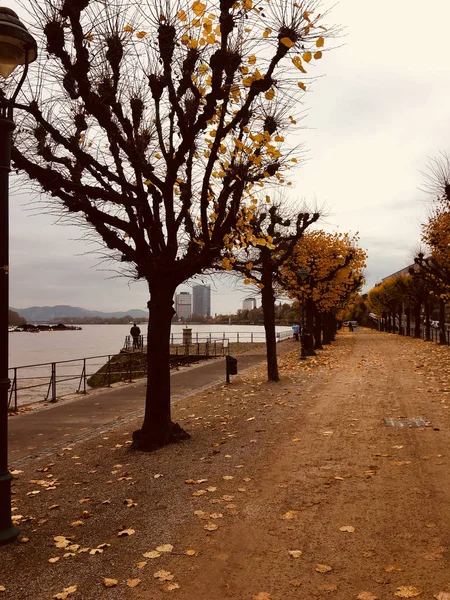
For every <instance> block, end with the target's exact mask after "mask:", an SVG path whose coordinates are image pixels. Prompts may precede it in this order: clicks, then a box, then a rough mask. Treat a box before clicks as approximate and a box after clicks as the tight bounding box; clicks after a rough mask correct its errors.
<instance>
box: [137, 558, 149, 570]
mask: <svg viewBox="0 0 450 600" xmlns="http://www.w3.org/2000/svg"><path fill="white" fill-rule="evenodd" d="M146 564H147V561H146V560H141V561H140V562H138V563H137V565H136V566H137V568H138V569H143V568H144V567H145V565H146Z"/></svg>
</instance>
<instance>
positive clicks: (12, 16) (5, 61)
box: [0, 6, 37, 79]
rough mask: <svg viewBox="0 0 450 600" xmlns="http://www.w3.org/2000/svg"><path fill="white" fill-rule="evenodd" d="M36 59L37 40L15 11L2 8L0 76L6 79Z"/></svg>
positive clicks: (0, 21) (0, 16) (0, 18)
mask: <svg viewBox="0 0 450 600" xmlns="http://www.w3.org/2000/svg"><path fill="white" fill-rule="evenodd" d="M36 58H37V45H36V40H35V39H34V38H33V36H32V35H31V34H30V33H28V31H27V28H26V27H25V25H24V24H23V23H21V21H20V20H19V17H18V16H17V14H16V13H15V12H14V11H13V10H11V9H10V8H5V7H3V6H1V7H0V75H1V76H2V77H3V78H4V79H6V78H7V77H9V75H11V73H12V72H13V71H14V69H15V68H16V67H18V66H19V65H24V64H25V63H27V64H29V63H31V62H33V61H34V60H36Z"/></svg>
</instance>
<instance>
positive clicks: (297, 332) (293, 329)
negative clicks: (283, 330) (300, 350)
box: [292, 323, 300, 342]
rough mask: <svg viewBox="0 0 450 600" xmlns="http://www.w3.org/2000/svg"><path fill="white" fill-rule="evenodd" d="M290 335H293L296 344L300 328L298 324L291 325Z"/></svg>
mask: <svg viewBox="0 0 450 600" xmlns="http://www.w3.org/2000/svg"><path fill="white" fill-rule="evenodd" d="M292 333H293V334H294V340H295V341H296V342H298V336H299V333H300V327H299V325H298V323H294V324H293V325H292Z"/></svg>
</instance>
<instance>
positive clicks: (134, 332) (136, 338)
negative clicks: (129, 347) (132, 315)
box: [130, 323, 141, 350]
mask: <svg viewBox="0 0 450 600" xmlns="http://www.w3.org/2000/svg"><path fill="white" fill-rule="evenodd" d="M130 335H131V337H132V338H133V350H139V349H140V347H141V344H140V336H141V330H140V329H139V327H138V326H137V325H136V323H133V327H132V328H131V329H130Z"/></svg>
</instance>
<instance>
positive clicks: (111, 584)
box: [103, 577, 119, 587]
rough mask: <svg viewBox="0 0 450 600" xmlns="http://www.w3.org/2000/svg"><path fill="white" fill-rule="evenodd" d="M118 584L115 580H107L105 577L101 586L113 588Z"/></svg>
mask: <svg viewBox="0 0 450 600" xmlns="http://www.w3.org/2000/svg"><path fill="white" fill-rule="evenodd" d="M118 583H119V582H118V580H117V579H109V578H108V577H105V578H104V580H103V585H104V586H105V587H115V586H116V585H117V584H118Z"/></svg>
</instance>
